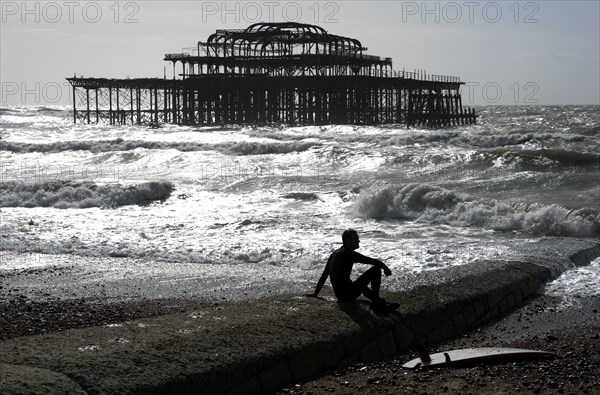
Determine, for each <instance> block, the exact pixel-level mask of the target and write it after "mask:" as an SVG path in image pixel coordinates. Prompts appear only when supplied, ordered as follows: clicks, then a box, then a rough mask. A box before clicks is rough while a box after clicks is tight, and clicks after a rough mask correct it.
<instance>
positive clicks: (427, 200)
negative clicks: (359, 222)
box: [352, 184, 600, 237]
mask: <svg viewBox="0 0 600 395" xmlns="http://www.w3.org/2000/svg"><path fill="white" fill-rule="evenodd" d="M352 211H353V214H354V215H355V216H357V217H363V218H371V219H378V220H405V219H411V220H417V221H420V222H428V223H432V224H447V225H452V226H467V227H478V228H484V229H490V230H497V231H522V232H526V233H529V234H532V235H536V236H566V237H595V236H598V235H599V234H600V212H598V211H597V210H591V209H568V208H565V207H562V206H559V205H557V204H552V205H542V204H518V203H517V204H509V203H506V202H501V201H496V200H467V199H466V198H464V197H461V196H459V195H458V194H457V193H456V192H454V191H450V190H447V189H444V188H441V187H438V186H434V185H427V184H408V185H404V186H395V185H389V184H375V185H372V186H370V187H369V188H366V189H364V190H362V191H361V192H360V194H359V195H358V197H357V199H356V200H355V202H354V204H353V207H352Z"/></svg>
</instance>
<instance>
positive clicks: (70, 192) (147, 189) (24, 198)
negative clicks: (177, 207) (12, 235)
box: [0, 181, 174, 209]
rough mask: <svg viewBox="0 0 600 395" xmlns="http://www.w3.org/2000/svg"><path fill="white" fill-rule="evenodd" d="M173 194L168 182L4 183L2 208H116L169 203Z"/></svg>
mask: <svg viewBox="0 0 600 395" xmlns="http://www.w3.org/2000/svg"><path fill="white" fill-rule="evenodd" d="M173 190H174V186H173V184H172V183H171V182H168V181H160V182H159V181H153V182H146V183H143V184H137V185H121V184H106V185H97V184H95V183H93V182H89V181H83V182H76V181H52V182H43V183H34V184H25V183H18V182H14V181H11V182H5V183H0V207H54V208H59V209H66V208H90V207H103V208H115V207H120V206H127V205H133V204H137V205H145V204H149V203H152V202H154V201H161V200H165V199H167V198H169V196H170V195H171V192H172V191H173Z"/></svg>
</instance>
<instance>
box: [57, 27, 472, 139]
mask: <svg viewBox="0 0 600 395" xmlns="http://www.w3.org/2000/svg"><path fill="white" fill-rule="evenodd" d="M365 51H366V48H365V47H363V45H362V44H361V42H360V41H359V40H357V39H354V38H350V37H343V36H338V35H333V34H329V33H327V32H326V31H325V30H324V29H323V28H321V27H319V26H314V25H308V24H302V23H292V22H284V23H256V24H253V25H251V26H249V27H248V28H246V29H239V30H237V29H226V30H225V29H224V30H217V31H216V32H215V33H214V34H212V35H211V36H209V37H208V39H207V40H206V42H198V45H197V47H195V48H192V49H191V50H189V51H188V52H185V53H172V54H166V55H165V58H164V60H165V61H168V62H171V63H172V67H173V78H172V79H167V78H166V72H165V77H164V78H131V79H129V78H128V79H107V78H77V77H73V78H67V80H68V81H69V82H70V83H71V85H72V89H73V120H74V122H75V123H78V122H79V123H99V122H107V123H110V124H111V125H123V124H147V125H159V124H161V123H176V124H187V125H225V124H238V125H244V124H285V125H324V124H357V125H377V124H404V125H407V126H409V127H411V126H418V127H431V128H439V127H449V126H455V125H464V124H473V123H475V122H476V119H477V115H476V114H475V112H474V110H473V109H470V108H466V107H463V105H462V101H461V96H460V86H461V85H462V84H464V83H463V82H461V81H460V78H458V77H450V76H443V75H431V74H426V73H423V72H419V71H413V72H407V71H404V70H402V71H394V70H393V68H392V59H391V58H382V57H379V56H373V55H368V54H366V53H365Z"/></svg>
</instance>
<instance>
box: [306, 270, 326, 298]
mask: <svg viewBox="0 0 600 395" xmlns="http://www.w3.org/2000/svg"><path fill="white" fill-rule="evenodd" d="M328 263H329V262H328ZM327 277H329V264H327V265H325V269H324V270H323V274H321V278H319V281H318V282H317V286H316V288H315V292H314V293H312V294H310V295H308V296H317V295H319V292H321V289H322V288H323V285H325V281H327Z"/></svg>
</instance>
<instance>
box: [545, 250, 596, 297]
mask: <svg viewBox="0 0 600 395" xmlns="http://www.w3.org/2000/svg"><path fill="white" fill-rule="evenodd" d="M543 293H544V294H546V295H550V296H561V297H599V296H600V258H596V259H595V260H594V261H592V262H591V263H590V264H589V265H587V266H582V267H578V268H575V269H571V270H567V271H566V272H564V273H563V274H562V275H561V276H559V277H558V278H557V279H555V280H554V281H552V282H550V283H548V284H547V285H546V286H545V287H544V290H543Z"/></svg>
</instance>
